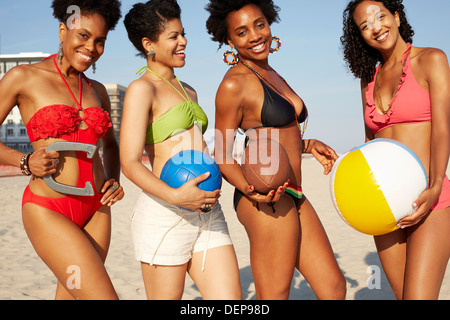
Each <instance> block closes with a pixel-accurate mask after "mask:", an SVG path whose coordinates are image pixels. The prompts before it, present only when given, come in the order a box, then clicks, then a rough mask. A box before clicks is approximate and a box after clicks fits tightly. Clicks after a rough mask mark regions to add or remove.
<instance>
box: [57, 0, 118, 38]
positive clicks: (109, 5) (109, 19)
mask: <svg viewBox="0 0 450 320" xmlns="http://www.w3.org/2000/svg"><path fill="white" fill-rule="evenodd" d="M70 6H77V7H79V8H80V10H81V13H82V14H99V15H101V16H102V17H103V18H104V19H105V21H106V26H107V28H108V30H109V31H111V30H114V29H115V28H116V25H117V23H118V22H119V20H120V18H121V17H122V14H121V12H120V7H121V2H120V1H118V0H53V3H52V5H51V7H52V8H53V16H54V17H55V18H56V19H58V21H60V22H64V23H66V21H67V20H68V19H69V18H70V16H71V15H72V12H70V11H69V13H68V12H67V9H68V8H69V7H70Z"/></svg>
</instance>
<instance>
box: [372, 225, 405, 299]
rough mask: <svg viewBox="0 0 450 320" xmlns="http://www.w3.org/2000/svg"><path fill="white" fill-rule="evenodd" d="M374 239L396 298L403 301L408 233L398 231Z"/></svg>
mask: <svg viewBox="0 0 450 320" xmlns="http://www.w3.org/2000/svg"><path fill="white" fill-rule="evenodd" d="M374 239H375V245H376V247H377V251H378V256H379V258H380V261H381V265H382V266H383V270H384V273H385V274H386V277H387V279H388V281H389V284H390V285H391V288H392V291H393V293H394V295H395V297H396V298H397V300H401V299H402V298H403V287H404V280H405V265H406V250H407V231H406V230H397V231H394V232H391V233H388V234H386V235H382V236H375V237H374Z"/></svg>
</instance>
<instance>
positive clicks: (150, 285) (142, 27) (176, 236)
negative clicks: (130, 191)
mask: <svg viewBox="0 0 450 320" xmlns="http://www.w3.org/2000/svg"><path fill="white" fill-rule="evenodd" d="M180 11H181V10H180V8H179V5H178V3H177V1H176V0H151V1H148V2H146V3H138V4H135V5H134V6H133V8H132V9H131V11H130V12H129V13H128V14H127V15H126V17H125V21H124V22H125V27H126V28H127V32H128V36H129V38H130V40H131V42H132V43H133V45H134V46H135V47H136V49H138V51H140V52H141V54H142V55H143V56H144V57H146V60H147V66H145V67H144V68H142V69H141V70H140V71H139V72H138V74H139V75H140V77H139V79H138V80H136V81H134V82H133V83H131V85H130V86H129V87H128V90H127V93H126V96H125V101H124V109H123V115H122V127H121V130H120V131H121V136H120V157H121V165H122V171H123V173H124V174H125V176H126V177H127V178H128V179H129V180H130V181H131V182H133V183H134V184H135V185H136V186H137V187H138V188H140V189H142V191H143V192H142V193H141V195H140V196H139V197H138V199H137V201H136V205H135V208H134V210H133V214H132V219H131V235H132V239H133V243H134V250H135V258H136V259H137V260H138V261H140V262H141V270H142V276H143V280H144V284H145V289H146V293H147V297H148V298H149V299H152V300H173V299H181V297H182V295H183V291H184V287H185V284H184V280H185V278H186V272H187V273H189V275H190V277H191V279H192V280H193V281H194V283H195V285H196V286H197V288H198V289H199V291H200V293H201V295H202V298H203V299H212V300H236V299H237V300H239V299H241V298H242V293H241V292H242V291H241V287H240V282H239V268H238V264H237V259H236V254H235V251H234V248H233V246H232V242H231V237H230V235H229V232H228V227H227V224H226V221H225V217H224V214H223V212H222V210H221V206H220V204H219V203H218V198H219V197H220V190H216V191H214V192H206V191H203V190H200V189H199V188H198V187H197V185H198V184H199V183H200V182H202V181H204V180H206V179H207V178H208V176H209V174H208V173H207V174H205V175H202V176H199V177H197V178H195V179H193V180H191V181H189V182H187V183H185V184H184V185H183V186H182V187H181V188H179V189H173V188H171V187H170V186H169V185H167V184H166V183H165V182H163V181H162V180H161V179H160V176H161V171H162V168H163V167H164V165H165V164H166V163H167V161H168V160H169V159H170V158H172V157H173V156H174V155H176V154H178V153H179V152H181V151H186V150H196V151H201V152H204V153H209V151H208V148H207V146H206V143H205V140H204V138H203V134H204V133H205V131H206V129H207V127H208V119H207V117H206V114H205V113H204V112H203V110H202V109H201V108H200V106H199V105H198V103H197V95H196V92H195V91H194V89H192V88H191V87H190V86H188V85H187V84H185V83H182V82H180V81H179V80H178V78H177V77H176V76H175V73H174V69H175V68H182V67H184V65H185V59H186V54H185V50H186V46H187V41H186V38H185V34H184V29H183V25H182V23H181V20H180V15H181V12H180ZM143 149H145V151H146V152H147V154H148V156H149V160H150V168H149V167H148V166H146V165H144V164H143V163H142V152H143Z"/></svg>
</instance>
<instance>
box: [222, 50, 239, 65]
mask: <svg viewBox="0 0 450 320" xmlns="http://www.w3.org/2000/svg"><path fill="white" fill-rule="evenodd" d="M230 56H231V57H232V58H233V60H231V61H230V60H229V59H228V58H229V57H230ZM223 62H225V63H226V64H227V65H229V66H230V67H232V68H233V67H235V66H236V65H237V64H238V63H239V54H237V53H234V52H233V51H231V50H227V51H225V53H224V54H223Z"/></svg>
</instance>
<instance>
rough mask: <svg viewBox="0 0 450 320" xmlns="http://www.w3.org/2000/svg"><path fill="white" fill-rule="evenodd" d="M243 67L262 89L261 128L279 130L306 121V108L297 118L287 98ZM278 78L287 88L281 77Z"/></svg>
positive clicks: (256, 74)
mask: <svg viewBox="0 0 450 320" xmlns="http://www.w3.org/2000/svg"><path fill="white" fill-rule="evenodd" d="M244 65H245V66H246V67H247V68H248V69H249V70H250V71H252V72H253V73H254V74H255V76H256V77H258V79H259V82H260V83H261V85H262V87H263V89H264V102H263V106H262V111H261V123H262V125H263V127H274V128H280V127H284V126H287V125H289V124H290V123H292V122H293V121H295V120H297V122H298V123H299V124H301V123H304V122H305V121H306V120H307V119H308V109H307V108H306V106H304V107H303V109H302V112H301V113H300V115H299V116H298V117H297V116H296V113H295V107H294V105H293V104H292V103H291V102H290V101H289V100H288V99H287V98H285V97H283V96H282V95H281V94H280V93H279V92H277V91H276V90H274V89H273V88H272V87H271V86H269V85H268V84H267V83H266V81H264V80H263V79H261V76H259V75H258V73H257V72H256V71H255V70H253V69H252V68H250V67H249V66H247V65H246V64H244ZM280 78H281V79H282V80H283V81H284V82H285V83H286V85H288V86H289V84H287V82H286V81H285V80H284V79H283V78H282V77H281V76H280ZM289 88H290V86H289ZM291 90H292V89H291ZM292 91H293V90H292Z"/></svg>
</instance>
